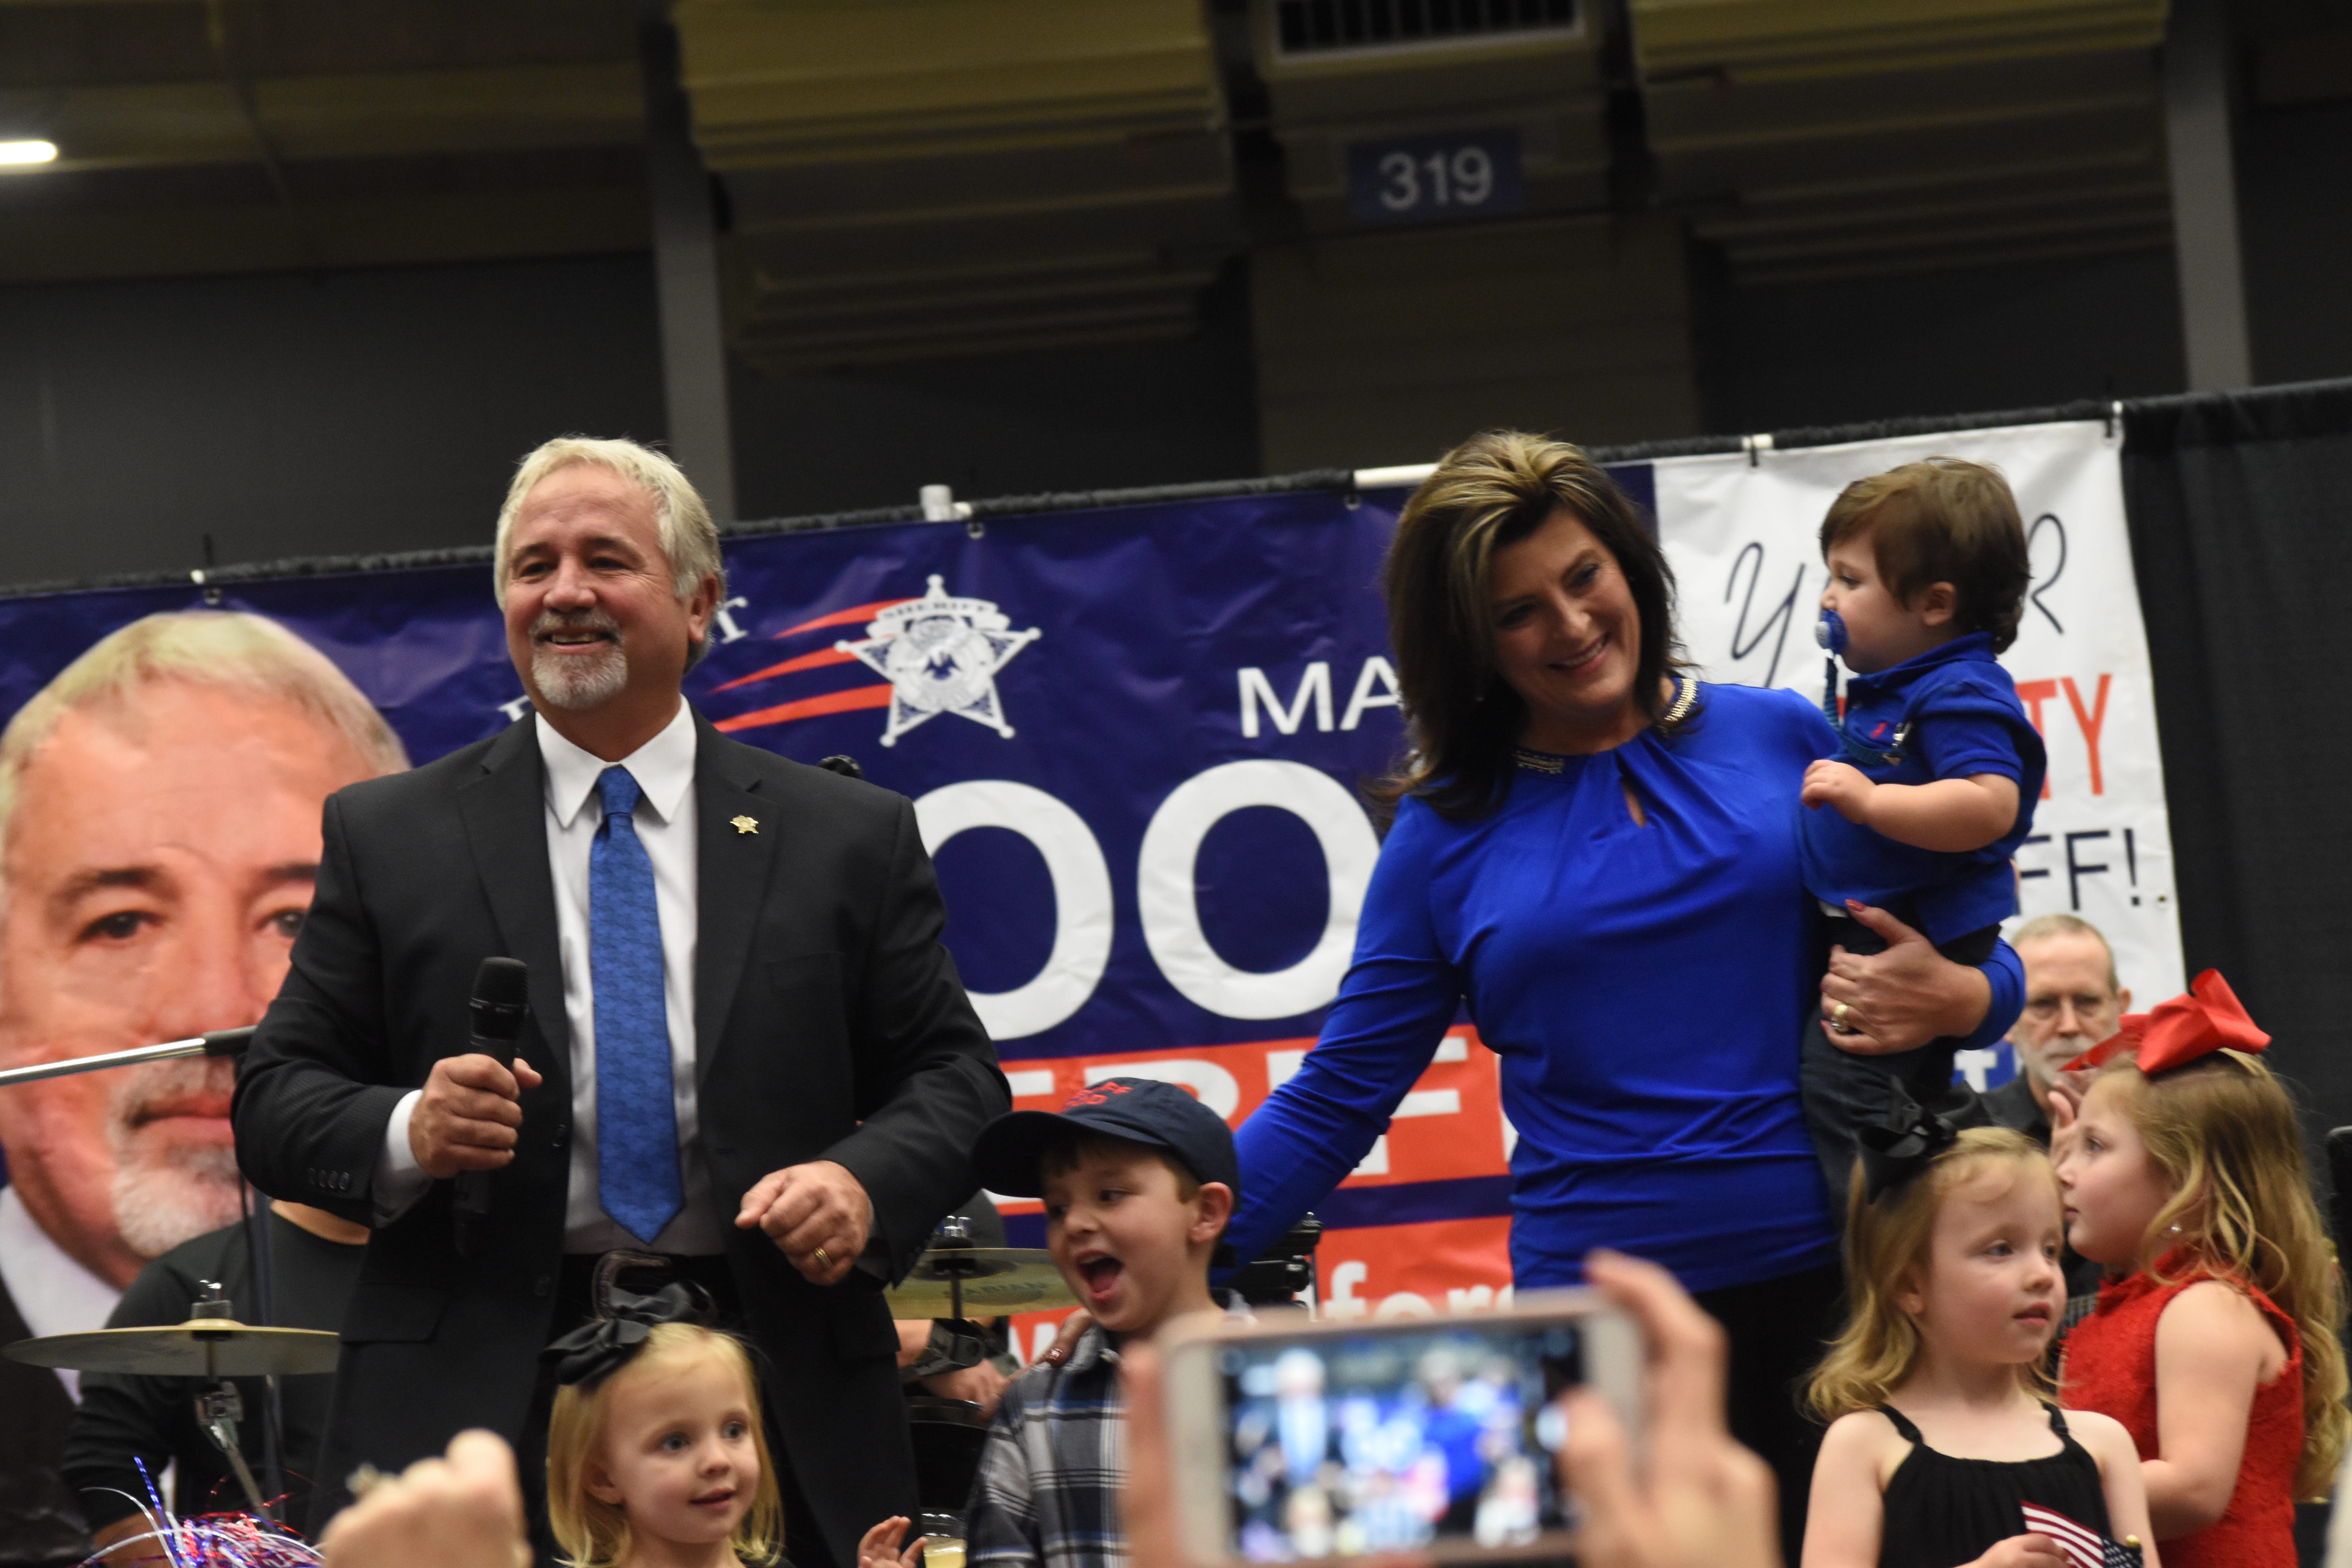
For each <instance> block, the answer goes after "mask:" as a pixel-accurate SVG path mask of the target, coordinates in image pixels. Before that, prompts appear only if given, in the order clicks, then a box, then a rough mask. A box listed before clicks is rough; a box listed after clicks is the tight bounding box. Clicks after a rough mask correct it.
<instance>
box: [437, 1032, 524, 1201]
mask: <svg viewBox="0 0 2352 1568" xmlns="http://www.w3.org/2000/svg"><path fill="white" fill-rule="evenodd" d="M540 1082H541V1079H540V1076H539V1069H538V1068H534V1067H532V1066H531V1065H530V1063H529V1062H527V1061H525V1060H523V1059H522V1058H520V1057H517V1058H515V1059H514V1068H513V1070H512V1071H509V1070H508V1069H507V1068H504V1067H501V1066H499V1059H498V1058H496V1057H486V1056H481V1055H478V1054H477V1055H471V1056H463V1057H444V1058H441V1059H440V1060H439V1061H437V1062H435V1063H434V1064H433V1073H432V1076H431V1077H429V1078H427V1079H425V1092H424V1094H423V1095H422V1096H421V1097H420V1098H419V1099H418V1100H417V1101H416V1109H415V1110H412V1111H410V1112H409V1114H408V1149H409V1152H411V1153H413V1154H415V1156H416V1163H417V1164H418V1165H419V1166H420V1167H422V1168H423V1170H424V1172H425V1174H426V1175H428V1176H431V1177H433V1178H434V1179H435V1180H436V1181H438V1180H440V1179H442V1178H444V1177H447V1176H454V1175H456V1174H457V1173H458V1172H460V1171H495V1170H497V1169H498V1168H499V1166H501V1165H504V1164H506V1163H508V1162H509V1161H511V1160H512V1159H513V1158H514V1151H515V1142H516V1140H517V1138H519V1137H520V1131H519V1130H520V1128H521V1126H522V1106H521V1105H520V1103H519V1101H520V1098H521V1095H522V1091H523V1090H524V1089H537V1088H538V1087H539V1086H540Z"/></svg>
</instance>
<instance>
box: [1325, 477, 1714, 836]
mask: <svg viewBox="0 0 2352 1568" xmlns="http://www.w3.org/2000/svg"><path fill="white" fill-rule="evenodd" d="M1562 511H1565V512H1568V513H1570V514H1571V515H1573V516H1574V517H1575V518H1576V520H1577V521H1580V522H1581V523H1583V524H1584V526H1585V527H1586V528H1588V529H1590V530H1591V531H1592V536H1593V537H1594V538H1595V539H1597V540H1599V541H1600V542H1601V546H1602V548H1604V549H1606V550H1607V551H1608V552H1610V553H1611V554H1612V555H1613V556H1615V557H1616V558H1617V567H1618V570H1619V571H1620V572H1621V573H1622V574H1624V578H1625V584H1626V586H1627V588H1628V589H1630V590H1631V591H1632V594H1633V605H1634V607H1635V608H1636V609H1637V610H1638V611H1639V612H1640V613H1641V617H1642V647H1641V656H1640V659H1639V662H1638V664H1637V665H1636V667H1635V669H1634V675H1633V700H1634V702H1635V703H1636V704H1637V705H1639V707H1640V709H1641V710H1642V711H1643V713H1644V714H1646V715H1648V717H1649V719H1650V721H1652V722H1653V723H1655V722H1656V721H1658V719H1659V718H1660V717H1661V716H1662V715H1663V714H1664V711H1665V709H1666V697H1665V687H1666V678H1667V677H1668V676H1669V675H1670V674H1672V673H1673V672H1674V671H1675V670H1677V669H1679V668H1681V661H1680V659H1679V658H1677V657H1676V655H1677V652H1678V650H1677V649H1676V647H1675V640H1674V613H1675V574H1674V570H1673V568H1671V567H1669V566H1668V565H1667V564H1666V558H1665V555H1664V552H1661V551H1660V550H1659V549H1658V543H1657V541H1656V540H1655V539H1654V538H1652V537H1651V535H1650V531H1649V530H1648V529H1647V528H1646V527H1644V526H1643V521H1642V516H1641V513H1640V512H1639V511H1638V510H1636V509H1635V507H1634V505H1633V501H1632V500H1629V499H1628V498H1627V497H1626V495H1625V492H1624V491H1623V490H1621V489H1618V488H1617V482H1616V481H1615V480H1614V479H1611V478H1610V477H1609V473H1608V470H1607V469H1605V468H1601V465H1600V464H1598V463H1596V462H1594V461H1593V460H1592V459H1591V458H1589V457H1587V456H1585V454H1584V452H1583V449H1582V448H1580V447H1573V446H1570V444H1569V443H1567V442H1565V441H1554V440H1551V439H1549V438H1548V437H1542V436H1531V435H1528V434H1527V433H1526V432H1525V431H1520V430H1489V431H1487V432H1486V433H1485V434H1483V435H1478V436H1473V437H1471V438H1470V439H1469V440H1467V441H1465V442H1463V443H1462V445H1460V446H1459V447H1454V450H1452V451H1451V452H1448V453H1446V454H1445V456H1444V458H1443V459H1442V460H1441V461H1440V462H1439V463H1438V465H1437V468H1436V471H1435V472H1433V473H1432V474H1431V475H1430V476H1429V478H1427V479H1423V481H1422V483H1421V488H1420V489H1416V490H1414V491H1413V492H1412V500H1408V501H1407V502H1405V508H1404V513H1403V515H1402V516H1401V517H1399V518H1398V519H1397V531H1396V538H1395V540H1394V541H1393V542H1391V544H1390V546H1389V555H1388V564H1387V567H1386V569H1385V571H1384V572H1383V574H1382V577H1381V588H1382V592H1383V594H1384V595H1385V596H1386V598H1387V600H1388V612H1389V646H1390V647H1391V649H1392V650H1393V651H1394V652H1395V655H1396V663H1397V687H1398V694H1399V696H1400V697H1401V698H1402V703H1403V707H1404V713H1405V723H1406V741H1407V745H1408V748H1409V749H1408V751H1407V752H1406V754H1405V756H1404V759H1403V761H1402V763H1400V764H1399V766H1398V767H1397V770H1396V771H1395V772H1394V773H1391V774H1390V775H1389V776H1388V777H1387V778H1384V779H1382V780H1381V781H1380V782H1379V783H1378V784H1375V785H1373V786H1372V788H1371V791H1370V794H1371V796H1372V798H1373V800H1374V802H1375V803H1376V804H1379V805H1384V806H1389V807H1393V806H1394V805H1395V804H1396V802H1397V801H1398V800H1400V799H1402V797H1404V796H1406V795H1413V796H1417V797H1419V798H1420V799H1422V800H1425V801H1427V802H1428V803H1429V804H1430V805H1431V806H1433V807H1434V808H1435V809H1436V810H1437V811H1438V812H1440V813H1441V814H1443V815H1444V816H1449V817H1454V818H1455V819H1457V820H1458V819H1461V818H1465V817H1472V816H1481V815H1483V814H1485V813H1486V812H1488V811H1491V810H1493V809H1494V808H1495V807H1496V805H1500V804H1501V801H1502V797H1503V795H1504V792H1505V787H1506V785H1507V783H1508V781H1509V776H1510V768H1511V765H1512V764H1511V754H1512V752H1513V751H1514V749H1515V748H1516V747H1517V745H1518V740H1519V734H1520V731H1522V730H1523V729H1524V728H1525V727H1526V724H1527V719H1528V710H1527V704H1526V703H1525V702H1523V701H1521V700H1520V699H1519V694H1518V693H1517V691H1514V690H1513V689H1511V687H1510V685H1509V683H1508V682H1507V681H1505V680H1504V679H1501V677H1500V676H1499V675H1497V674H1496V668H1495V626H1494V614H1493V610H1492V607H1491V605H1490V604H1489V601H1488V597H1487V594H1488V590H1487V578H1488V574H1489V571H1490V569H1491V567H1492V565H1493V563H1494V558H1495V552H1496V551H1497V550H1501V549H1503V548H1505V547H1506V546H1508V545H1512V544H1517V542H1519V541H1521V540H1523V539H1525V538H1527V537H1528V535H1529V534H1531V533H1533V532H1535V531H1536V530H1537V529H1538V528H1541V527H1542V526H1543V525H1544V523H1545V522H1547V521H1549V520H1550V518H1551V517H1552V516H1553V514H1555V513H1557V512H1562ZM1685 722H1687V720H1685Z"/></svg>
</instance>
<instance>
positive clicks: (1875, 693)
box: [1799, 458, 2045, 1213]
mask: <svg viewBox="0 0 2352 1568" xmlns="http://www.w3.org/2000/svg"><path fill="white" fill-rule="evenodd" d="M1821 537H1822V557H1823V559H1824V560H1825V561H1826V562H1827V563H1828V564H1829V569H1830V580H1829V585H1828V587H1827V588H1825V589H1824V590H1823V591H1822V606H1821V607H1822V623H1823V626H1824V627H1825V628H1826V629H1827V630H1828V633H1829V638H1828V640H1829V641H1830V643H1831V646H1832V650H1833V651H1839V652H1842V653H1843V657H1844V660H1845V664H1846V668H1848V669H1850V670H1852V671H1853V679H1851V680H1849V681H1848V682H1847V683H1846V701H1845V711H1844V715H1843V721H1838V722H1839V731H1840V742H1841V746H1842V750H1841V753H1840V754H1839V755H1838V756H1836V757H1831V758H1823V759H1822V760H1821V761H1819V762H1817V763H1813V764H1812V766H1811V767H1810V768H1808V769H1806V770H1805V779H1804V787H1803V793H1802V796H1801V798H1802V801H1803V806H1804V809H1803V810H1802V811H1801V812H1800V814H1799V815H1800V818H1801V823H1802V835H1803V852H1804V867H1805V887H1806V889H1807V890H1808V891H1809V892H1811V894H1812V896H1813V897H1814V898H1815V899H1817V900H1820V901H1821V905H1822V911H1823V912H1824V913H1825V914H1826V915H1828V916H1829V917H1830V922H1829V923H1830V940H1831V941H1832V942H1835V943H1837V944H1839V945H1841V946H1843V947H1844V948H1845V950H1846V951H1847V952H1880V951H1883V950H1884V948H1885V945H1886V944H1885V942H1883V941H1882V940H1880V938H1879V937H1878V936H1877V934H1876V933H1875V932H1874V931H1871V930H1870V929H1869V928H1868V927H1866V926H1864V925H1863V924H1862V922H1861V921H1856V920H1853V919H1852V918H1851V917H1850V915H1849V914H1848V910H1847V904H1848V901H1849V900H1852V901H1853V902H1855V903H1862V904H1871V905H1875V906H1877V907H1878V908H1881V909H1884V910H1886V911H1887V912H1889V913H1890V914H1892V915H1894V916H1895V918H1896V919H1898V920H1900V921H1903V922H1904V923H1905V924H1906V925H1908V926H1911V927H1912V928H1914V929H1915V930H1917V931H1922V932H1924V933H1925V934H1926V935H1927V940H1928V941H1930V942H1934V943H1935V944H1936V948H1937V952H1941V953H1943V954H1944V956H1945V957H1947V958H1949V959H1951V960H1953V961H1954V962H1955V963H1968V964H1977V963H1983V962H1984V961H1985V960H1986V959H1987V958H1988V957H1990V955H1991V953H1992V951H1993V947H1994V944H1995V943H1996V942H1998V941H1999V940H2000V922H2001V921H2003V920H2005V919H2007V918H2008V917H2009V916H2011V915H2012V914H2014V913H2016V912H2017V874H2016V870H2015V868H2014V867H2013V866H2012V865H2011V857H2012V856H2014V855H2015V854H2016V852H2017V847H2018V846H2019V845H2020V844H2021V843H2022V842H2023V841H2024V839H2025V836H2026V835H2027V834H2028V833H2030V832H2031V831H2032V826H2033V803H2034V802H2035V800H2036V799H2038V798H2039V797H2040V795H2041V794H2042V774H2043V771H2044V765H2045V764H2044V759H2043V754H2042V738H2041V736H2040V735H2039V734H2037V733H2036V732H2035V731H2034V728H2033V725H2032V722H2031V721H2029V720H2028V719H2027V717H2026V714H2025V709H2024V706H2023V704H2021V703H2020V702H2019V701H2018V699H2017V688H2016V685H2015V683H2014V682H2012V681H2011V679H2010V678H2009V672H2008V671H2006V670H2004V669H2003V668H2001V667H2000V664H1999V662H1997V660H1996V658H1995V657H1994V656H1995V655H1997V654H1999V653H2000V652H2001V651H2002V650H2003V649H2005V648H2007V647H2009V645H2010V644H2011V642H2013V641H2014V640H2015V639H2016V637H2017V626H2018V621H2019V619H2020V617H2021V615H2022V613H2023V610H2024V604H2025V589H2026V584H2027V582H2028V580H2029V576H2030V573H2029V568H2028V565H2027V562H2026V547H2025V528H2024V524H2023V523H2022V521H2021V520H2020V519H2019V517H2018V511H2017V500H2016V498H2015V497H2013V496H2012V495H2011V493H2010V489H2009V485H2008V482H2007V481H2006V480H2004V479H2002V478H2001V476H2000V472H1999V470H1997V469H1994V468H1988V467H1986V466H1985V465H1984V464H1981V463H1970V462H1965V461H1963V460H1961V459H1959V458H1928V459H1927V460H1926V461H1924V462H1917V463H1906V464H1905V465H1904V466H1903V467H1901V468H1895V469H1892V470H1890V471H1888V472H1886V473H1884V474H1875V475H1873V476H1872V477H1871V478H1869V479H1857V480H1856V481H1854V482H1853V484H1851V485H1848V486H1847V487H1846V488H1845V489H1844V490H1843V491H1842V492H1841V493H1840V494H1839V496H1838V498H1837V500H1835V501H1833V502H1832V503H1831V506H1830V510H1829V515H1828V516H1827V517H1826V518H1825V519H1823V521H1822V535H1821ZM1841 637H1842V643H1843V646H1842V647H1841V646H1840V643H1841ZM1832 706H1833V705H1832ZM1839 1038H1840V1036H1839V1034H1838V1033H1837V1032H1836V1030H1835V1027H1834V1021H1833V1022H1832V1027H1831V1029H1829V1030H1827V1031H1825V1030H1823V1029H1822V1028H1820V1027H1815V1028H1813V1029H1811V1030H1809V1031H1808V1037H1807V1039H1806V1043H1805V1058H1806V1059H1805V1074H1804V1081H1805V1109H1806V1118H1807V1120H1808V1121H1809V1122H1811V1125H1812V1131H1813V1138H1814V1142H1815V1146H1816V1148H1817V1149H1818V1150H1819V1152H1820V1153H1821V1157H1822V1169H1823V1172H1824V1173H1825V1174H1827V1175H1828V1177H1829V1179H1830V1182H1831V1192H1832V1206H1833V1207H1834V1208H1835V1209H1836V1210H1837V1211H1838V1212H1840V1213H1843V1206H1844V1203H1843V1200H1844V1196H1845V1176H1846V1172H1847V1170H1848V1168H1849V1167H1850V1166H1851V1164H1852V1163H1853V1134H1854V1131H1855V1130H1856V1129H1857V1128H1859V1127H1861V1126H1863V1125H1865V1124H1867V1123H1869V1122H1873V1121H1879V1120H1882V1119H1883V1118H1884V1116H1885V1112H1886V1110H1887V1108H1888V1105H1889V1100H1890V1097H1889V1094H1888V1089H1887V1085H1888V1081H1889V1080H1890V1079H1902V1080H1903V1081H1904V1082H1905V1083H1906V1086H1907V1088H1908V1089H1909V1092H1910V1094H1911V1097H1912V1098H1913V1099H1914V1100H1916V1101H1917V1102H1918V1103H1919V1104H1921V1105H1923V1106H1926V1107H1928V1108H1930V1109H1935V1110H1944V1111H1946V1112H1947V1113H1952V1112H1955V1111H1957V1112H1958V1115H1957V1117H1956V1119H1957V1120H1960V1121H1964V1122H1965V1121H1982V1120H1983V1117H1982V1114H1981V1112H1980V1111H1977V1112H1974V1113H1973V1114H1971V1113H1970V1110H1969V1107H1970V1097H1968V1096H1964V1095H1956V1094H1955V1093H1954V1092H1953V1090H1952V1088H1951V1079H1952V1053H1953V1051H1954V1050H1955V1049H1956V1048H1957V1047H1958V1045H1959V1041H1958V1040H1957V1039H1953V1038H1949V1037H1947V1038H1944V1039H1938V1040H1934V1041H1931V1042H1929V1043H1928V1044H1927V1045H1926V1046H1922V1047H1918V1048H1917V1049H1916V1050H1910V1051H1903V1052H1899V1053H1896V1054H1894V1055H1890V1056H1877V1057H1863V1056H1855V1055H1852V1054H1850V1053H1848V1052H1846V1051H1843V1050H1839V1049H1833V1048H1832V1047H1833V1046H1835V1045H1836V1044H1837V1042H1838V1041H1839Z"/></svg>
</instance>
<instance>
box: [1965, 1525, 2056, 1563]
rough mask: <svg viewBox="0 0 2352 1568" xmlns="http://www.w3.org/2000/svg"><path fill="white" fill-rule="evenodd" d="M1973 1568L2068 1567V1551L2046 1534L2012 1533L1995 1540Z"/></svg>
mask: <svg viewBox="0 0 2352 1568" xmlns="http://www.w3.org/2000/svg"><path fill="white" fill-rule="evenodd" d="M1972 1568H2067V1564H2066V1553H2065V1552H2064V1551H2063V1549H2062V1548H2060V1546H2059V1544H2058V1543H2057V1542H2054V1541H2053V1540H2051V1539H2050V1538H2049V1537H2048V1536H2046V1535H2035V1534H2031V1533H2028V1534H2025V1535H2012V1536H2011V1537H2010V1538H2009V1539H2008V1540H2006V1541H1996V1542H1993V1543H1992V1547H1991V1549H1990V1551H1988V1552H1986V1553H1985V1554H1984V1555H1983V1556H1981V1557H1979V1558H1978V1559H1977V1560H1976V1562H1975V1563H1974V1564H1972Z"/></svg>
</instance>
